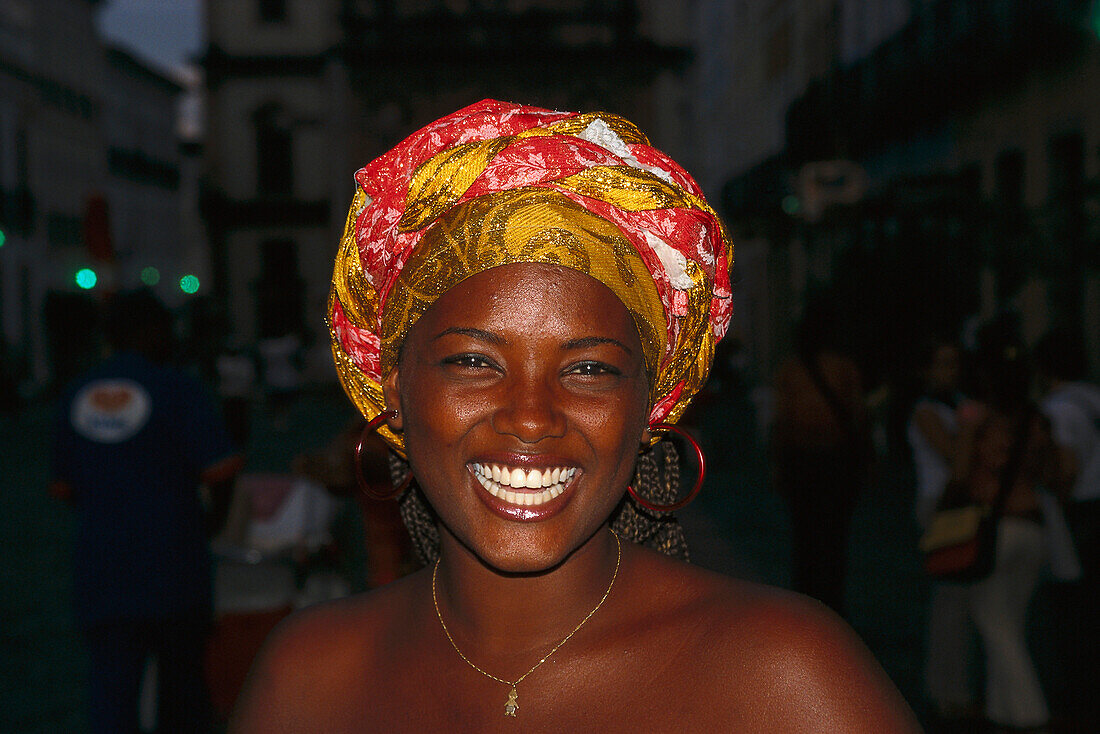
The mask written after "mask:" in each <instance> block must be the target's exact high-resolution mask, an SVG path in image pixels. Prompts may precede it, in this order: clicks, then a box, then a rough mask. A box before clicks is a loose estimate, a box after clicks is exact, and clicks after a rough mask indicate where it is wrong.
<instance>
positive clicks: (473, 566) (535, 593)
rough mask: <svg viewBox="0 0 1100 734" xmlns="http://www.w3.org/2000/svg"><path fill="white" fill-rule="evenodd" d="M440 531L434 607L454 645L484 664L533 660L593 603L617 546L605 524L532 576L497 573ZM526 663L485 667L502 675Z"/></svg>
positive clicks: (609, 574)
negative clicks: (570, 551)
mask: <svg viewBox="0 0 1100 734" xmlns="http://www.w3.org/2000/svg"><path fill="white" fill-rule="evenodd" d="M441 535H442V538H441V540H442V543H441V556H440V563H439V568H438V572H437V575H436V577H435V589H436V592H435V593H436V599H437V602H438V606H439V613H440V615H441V616H442V618H443V622H444V624H446V627H447V629H448V631H449V632H450V634H451V636H452V637H453V638H454V641H455V644H456V645H457V646H458V647H459V648H460V649H462V650H463V652H464V653H466V654H467V656H470V655H471V654H473V650H474V649H476V650H477V653H478V656H479V657H481V656H484V663H485V665H492V664H493V662H494V661H499V664H500V665H502V666H509V665H512V664H519V665H526V666H529V665H530V664H533V663H534V662H536V661H537V660H538V657H539V656H541V655H542V654H545V652H546V651H547V650H548V649H549V648H551V647H553V646H554V645H556V644H557V643H558V642H560V641H561V640H562V638H564V637H565V636H566V635H568V634H569V633H570V632H572V631H573V629H574V628H575V627H576V626H577V624H578V623H579V622H580V621H581V620H582V619H584V618H585V616H586V615H588V614H589V613H590V612H591V611H592V610H593V609H594V608H595V607H596V605H597V604H598V603H599V602H600V600H601V599H602V598H603V596H604V594H605V593H606V592H607V591H608V589H609V586H610V585H611V581H612V578H613V576H614V574H615V572H616V566H617V557H618V551H617V548H616V545H617V544H616V540H615V537H614V536H613V535H612V534H611V532H610V530H609V529H608V528H607V527H606V526H602V527H601V528H600V529H599V530H598V531H597V532H596V533H595V534H594V535H593V536H592V537H591V538H590V539H589V540H588V541H586V542H585V543H584V544H583V545H581V546H580V547H579V548H577V549H576V550H575V551H574V552H573V553H571V554H570V555H569V557H568V558H566V560H565V561H563V562H562V563H560V564H559V565H558V566H556V567H554V568H553V569H551V570H549V571H545V572H542V573H538V574H505V573H501V572H500V571H497V570H496V569H493V568H491V567H489V566H487V565H486V564H485V563H484V562H483V561H481V559H479V558H478V557H477V556H475V555H474V554H473V553H472V552H471V551H470V550H469V549H468V548H466V547H465V546H464V545H462V544H461V543H460V542H459V541H458V540H457V539H455V538H454V536H451V535H450V534H449V533H447V531H446V530H443V531H442V533H441ZM620 570H621V569H620ZM609 598H610V595H609ZM593 616H594V615H593ZM533 655H534V657H532V656H533ZM525 669H526V667H524V668H523V669H516V670H500V671H499V672H498V671H491V672H493V673H494V674H496V675H500V676H501V677H507V676H512V675H516V676H518V675H520V674H522V673H523V672H524V670H525Z"/></svg>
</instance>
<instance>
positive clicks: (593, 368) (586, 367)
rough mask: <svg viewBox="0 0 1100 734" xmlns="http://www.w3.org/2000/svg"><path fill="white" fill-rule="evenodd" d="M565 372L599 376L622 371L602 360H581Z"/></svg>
mask: <svg viewBox="0 0 1100 734" xmlns="http://www.w3.org/2000/svg"><path fill="white" fill-rule="evenodd" d="M566 374H570V375H579V376H581V377H599V376H601V375H621V374H622V372H621V371H620V370H618V369H617V368H615V367H612V366H611V365H609V364H604V363H603V362H581V363H580V364H575V365H573V366H572V367H570V368H569V369H568V370H566Z"/></svg>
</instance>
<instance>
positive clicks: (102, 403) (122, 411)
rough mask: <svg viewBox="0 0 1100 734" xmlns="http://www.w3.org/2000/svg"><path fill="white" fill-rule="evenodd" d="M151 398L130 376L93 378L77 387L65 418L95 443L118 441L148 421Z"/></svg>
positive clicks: (133, 432)
mask: <svg viewBox="0 0 1100 734" xmlns="http://www.w3.org/2000/svg"><path fill="white" fill-rule="evenodd" d="M152 410H153V401H152V399H151V398H150V397H149V393H148V392H146V390H145V388H144V387H142V386H141V385H139V384H138V383H136V382H134V381H133V380H96V381H94V382H90V383H88V384H87V385H85V386H84V387H83V388H81V390H80V392H78V393H77V394H76V398H75V399H74V400H73V407H72V411H71V413H70V414H69V418H70V420H71V421H72V424H73V428H74V429H75V430H76V432H77V433H79V434H80V435H81V436H83V437H84V438H87V439H88V440H90V441H95V442H96V443H120V442H122V441H125V440H126V439H128V438H131V437H133V436H134V435H135V434H137V432H138V431H140V430H141V429H142V428H144V427H145V424H146V423H148V422H149V414H150V413H152Z"/></svg>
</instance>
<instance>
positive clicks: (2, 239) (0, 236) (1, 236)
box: [0, 229, 8, 247]
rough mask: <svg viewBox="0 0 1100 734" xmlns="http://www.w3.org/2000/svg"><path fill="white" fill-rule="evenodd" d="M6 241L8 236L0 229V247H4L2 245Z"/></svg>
mask: <svg viewBox="0 0 1100 734" xmlns="http://www.w3.org/2000/svg"><path fill="white" fill-rule="evenodd" d="M7 241H8V234H7V232H5V231H4V230H2V229H0V247H3V246H4V243H5V242H7Z"/></svg>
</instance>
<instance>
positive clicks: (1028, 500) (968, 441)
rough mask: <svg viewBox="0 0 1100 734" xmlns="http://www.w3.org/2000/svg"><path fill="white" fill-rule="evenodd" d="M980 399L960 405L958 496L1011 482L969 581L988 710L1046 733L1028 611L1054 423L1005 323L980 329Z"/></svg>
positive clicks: (1040, 549)
mask: <svg viewBox="0 0 1100 734" xmlns="http://www.w3.org/2000/svg"><path fill="white" fill-rule="evenodd" d="M975 374H976V380H975V385H976V388H975V389H976V396H975V397H976V399H975V400H968V401H965V402H964V403H963V404H962V405H960V407H959V411H958V420H959V438H958V443H957V447H956V455H955V461H954V463H953V467H952V483H951V485H950V487H949V489H948V490H947V495H945V499H946V500H950V499H953V498H951V497H950V496H949V495H951V494H952V492H959V493H962V494H964V495H965V496H966V497H968V498H969V499H973V500H978V501H981V502H984V503H986V504H990V505H991V504H993V502H994V499H995V498H996V497H997V495H998V494H999V493H1000V492H1001V491H1002V488H1005V491H1007V494H1006V495H1005V498H1004V500H1003V510H1002V512H1001V515H1000V518H999V520H998V522H997V545H996V558H995V562H994V568H993V571H992V573H991V574H990V575H989V576H988V577H986V578H985V579H982V580H980V581H976V582H973V583H968V584H963V585H961V588H962V589H963V593H965V596H966V603H967V610H968V612H969V614H970V618H971V619H972V620H973V622H974V625H975V627H976V628H977V630H978V635H979V638H980V640H981V645H982V649H983V652H984V657H985V666H984V667H985V676H986V683H985V715H986V718H987V719H988V721H989V722H990V723H991V725H993V726H994V727H995V730H996V731H1016V730H1020V729H1025V730H1028V731H1043V730H1045V727H1046V726H1047V725H1048V724H1049V719H1050V713H1049V710H1048V708H1047V703H1046V698H1045V696H1044V694H1043V690H1042V687H1041V685H1040V682H1039V677H1038V674H1037V672H1036V669H1035V665H1034V663H1033V661H1032V658H1031V653H1030V651H1029V649H1028V641H1027V616H1028V610H1029V606H1030V603H1031V600H1032V598H1033V596H1034V594H1035V591H1036V588H1037V586H1038V583H1039V580H1040V574H1041V572H1042V570H1043V568H1044V565H1045V563H1046V561H1047V550H1046V539H1045V536H1044V531H1043V518H1042V514H1041V511H1040V504H1039V490H1040V489H1041V487H1042V486H1044V485H1045V484H1046V483H1048V482H1049V481H1050V480H1051V478H1052V476H1053V471H1054V463H1053V462H1054V456H1055V455H1054V447H1053V443H1052V441H1051V435H1050V426H1049V424H1048V423H1047V421H1046V419H1045V418H1043V416H1042V414H1041V413H1039V411H1038V410H1037V408H1036V406H1035V405H1034V404H1033V403H1032V402H1031V401H1030V400H1029V385H1030V370H1029V368H1028V365H1027V362H1026V359H1025V354H1024V348H1023V346H1022V344H1021V343H1020V342H1019V341H1018V339H1017V338H1016V336H1015V332H1014V328H1013V327H1012V326H1011V324H1010V323H1009V322H1008V321H1006V320H1003V319H1001V320H997V321H995V322H993V323H991V324H989V325H987V326H986V327H983V329H982V330H981V331H980V333H979V334H978V349H977V354H976V356H975Z"/></svg>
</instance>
